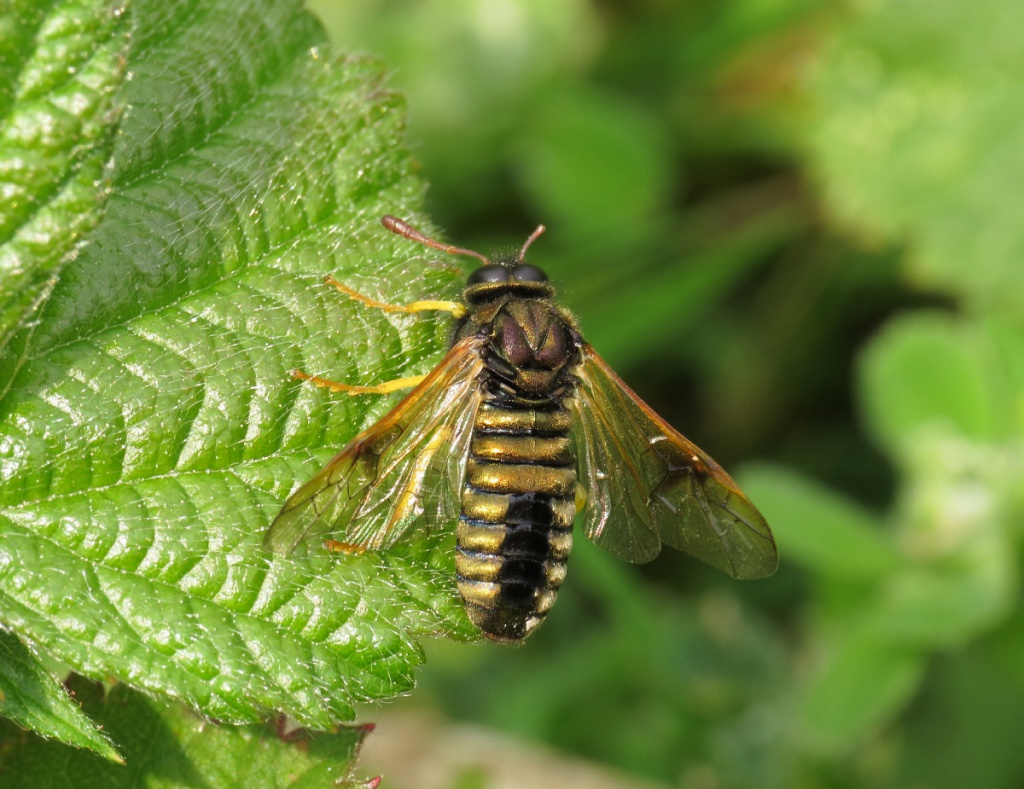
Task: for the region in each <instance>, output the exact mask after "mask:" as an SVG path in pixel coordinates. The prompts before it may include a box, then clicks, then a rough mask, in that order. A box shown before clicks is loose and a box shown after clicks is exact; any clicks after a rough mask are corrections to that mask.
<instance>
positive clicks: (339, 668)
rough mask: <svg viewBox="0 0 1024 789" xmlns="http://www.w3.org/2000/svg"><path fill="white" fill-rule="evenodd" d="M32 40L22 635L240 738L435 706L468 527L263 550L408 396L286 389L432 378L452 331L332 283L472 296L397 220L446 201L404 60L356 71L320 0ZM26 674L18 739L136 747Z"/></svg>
mask: <svg viewBox="0 0 1024 789" xmlns="http://www.w3.org/2000/svg"><path fill="white" fill-rule="evenodd" d="M127 13H130V14H131V17H132V33H131V36H130V48H126V47H125V38H124V23H123V19H124V17H125V15H126V14H127ZM5 25H6V26H7V29H8V32H9V33H10V35H11V40H10V41H9V42H8V49H9V50H10V51H11V52H12V53H13V54H12V57H14V56H15V55H16V56H17V57H16V58H15V59H13V60H12V59H7V60H5V67H6V71H5V79H6V81H7V82H6V85H5V92H4V96H5V97H7V98H8V102H7V103H8V106H7V113H6V116H5V123H6V126H5V131H6V134H5V136H4V137H3V140H4V146H5V147H3V149H2V150H0V155H2V156H4V157H6V160H7V161H8V162H11V163H13V164H11V165H10V166H9V167H8V171H7V172H9V173H10V174H11V177H12V184H13V185H12V187H11V188H9V189H6V190H5V191H4V192H3V194H4V195H7V196H10V197H11V200H10V206H13V208H12V209H11V210H10V212H6V213H4V221H5V222H7V223H8V224H7V225H6V226H5V243H4V246H3V251H2V253H0V254H2V255H4V256H5V258H4V259H5V260H8V261H13V263H12V264H11V265H8V266H6V267H4V268H3V269H2V270H0V274H2V277H3V279H2V281H0V285H2V287H0V292H2V293H4V294H14V295H13V296H12V297H11V298H9V299H8V300H7V301H6V302H5V307H4V310H5V312H4V315H6V316H7V318H6V319H5V320H6V321H7V322H6V323H5V324H4V326H3V327H2V328H3V329H4V331H3V335H2V336H3V338H4V339H3V342H4V346H3V347H4V348H5V354H6V355H5V357H4V358H5V360H6V362H5V364H6V365H7V367H6V369H7V370H8V374H7V375H6V376H5V378H4V381H3V386H2V391H3V392H4V396H3V401H2V404H0V453H2V475H3V487H2V489H0V523H2V526H0V557H2V558H0V612H2V620H3V623H4V625H6V626H7V627H8V628H10V629H12V630H13V631H14V632H16V633H17V634H18V635H19V636H20V637H21V638H24V639H25V640H27V641H28V642H30V643H31V644H32V645H33V647H34V648H35V649H37V650H39V651H41V652H44V653H46V654H48V655H49V656H51V657H54V658H57V659H58V660H60V661H61V662H62V663H64V664H66V665H69V666H71V667H72V668H74V669H75V670H76V671H79V672H81V673H84V674H86V675H89V676H92V677H95V678H100V679H106V678H116V679H118V680H121V681H123V682H126V683H129V684H131V685H132V686H134V687H137V688H142V689H145V690H146V691H148V692H150V693H154V694H160V695H161V696H164V697H169V698H172V699H180V700H182V701H185V702H187V703H188V704H190V705H191V706H192V707H194V708H195V709H197V710H198V711H200V712H201V713H203V714H205V715H207V716H209V717H212V718H215V719H217V720H219V721H225V722H249V721H258V720H262V719H265V718H266V717H267V716H268V715H271V714H274V713H276V712H278V711H283V712H286V713H288V714H289V715H291V716H292V717H293V718H294V719H296V720H297V721H299V722H300V723H303V724H306V725H311V726H315V727H318V728H321V729H326V728H330V727H332V726H333V725H335V724H336V723H337V722H338V721H341V720H347V719H350V718H351V717H352V715H353V710H352V704H353V703H354V702H355V701H357V700H362V699H371V698H381V697H387V696H392V695H395V694H397V693H400V692H402V691H405V690H407V689H409V688H410V687H411V686H412V672H413V668H414V666H415V665H416V664H417V663H419V662H420V661H421V660H422V653H421V650H420V647H419V645H418V643H417V641H416V637H417V636H422V635H427V634H435V633H436V634H440V633H447V634H451V635H461V636H463V637H465V636H466V635H468V634H469V633H470V632H471V629H470V626H469V624H468V623H467V621H466V619H465V615H464V613H463V611H462V609H461V606H460V605H459V604H458V603H457V595H456V594H455V592H454V589H453V584H452V582H451V577H450V569H449V568H448V567H447V565H446V563H445V562H444V561H443V557H444V556H445V555H447V551H445V550H444V547H445V546H446V545H449V543H450V537H445V536H444V535H441V536H432V537H423V538H422V539H421V540H420V542H419V543H417V544H410V545H407V546H405V548H404V550H399V551H395V552H392V553H389V554H388V555H386V556H364V557H359V558H353V559H352V560H351V561H344V562H341V561H337V559H336V558H334V557H330V556H329V555H327V554H326V553H325V552H322V551H319V550H318V549H316V548H315V547H314V548H313V549H312V550H310V552H309V554H308V555H297V556H295V557H284V558H280V557H271V556H270V555H269V554H268V552H266V551H264V550H263V548H262V545H261V543H262V537H263V533H264V532H265V530H266V528H267V526H268V525H269V522H270V520H271V519H272V518H273V516H274V515H275V514H276V511H277V509H278V508H279V507H280V504H281V502H282V500H283V499H284V498H285V496H286V495H287V493H288V491H289V489H290V488H291V487H292V486H293V485H294V484H295V482H296V481H297V480H301V479H302V478H304V477H307V476H309V475H311V474H312V473H313V471H314V470H315V469H316V468H318V467H319V466H320V465H321V464H322V463H324V462H325V461H326V460H327V459H328V458H330V457H331V455H332V454H333V453H334V452H336V451H337V449H338V447H340V446H341V445H343V444H344V443H345V441H346V440H347V439H348V438H349V437H350V436H351V435H353V434H354V432H355V431H356V430H357V429H358V428H359V427H360V426H362V425H366V424H368V423H369V422H370V421H372V420H373V419H374V418H375V417H377V416H379V415H380V414H381V413H382V412H383V409H384V408H386V407H387V403H386V402H384V401H383V400H379V399H378V400H373V399H368V398H364V399H351V400H349V399H343V400H341V401H340V402H339V398H337V397H332V396H330V395H328V394H327V393H326V392H324V391H322V390H317V389H315V388H313V387H310V386H308V385H303V384H302V383H300V382H299V381H296V380H293V379H292V378H291V376H290V375H289V371H290V370H292V369H294V368H303V369H306V370H311V371H315V372H323V373H326V374H329V375H333V376H335V377H340V378H343V379H348V380H366V379H369V380H382V379H387V378H392V377H397V376H400V375H403V374H404V375H408V374H412V373H414V372H417V371H420V370H423V369H424V368H429V365H430V363H431V361H432V360H433V359H436V354H437V353H438V352H439V351H440V350H442V348H443V346H444V343H445V339H446V336H447V332H448V328H447V327H446V326H445V325H444V323H443V322H442V321H438V320H433V319H430V318H427V319H421V320H416V319H413V318H409V317H408V316H405V317H401V318H399V319H389V318H387V317H385V316H384V315H383V314H381V313H379V312H373V311H370V310H367V309H366V308H364V307H362V306H361V305H357V304H355V303H353V302H351V301H350V300H347V299H345V298H344V297H342V296H341V295H340V294H338V293H336V292H334V291H332V290H330V289H329V288H327V287H325V286H324V285H323V283H322V279H323V276H324V274H326V273H333V274H335V275H336V276H338V277H341V278H343V279H345V280H346V281H347V282H349V283H351V284H353V285H355V286H356V287H359V288H360V289H362V290H364V291H368V292H370V293H372V294H375V295H385V296H387V297H388V298H393V299H397V300H402V299H406V300H408V299H412V298H414V297H415V296H418V295H423V294H437V293H445V292H448V293H450V292H451V286H452V284H453V283H454V282H455V275H456V272H455V271H454V270H453V269H451V268H448V269H445V268H440V267H437V266H434V267H429V266H427V265H426V261H425V259H424V258H423V257H422V256H421V257H419V258H415V259H409V257H408V256H409V254H410V253H414V252H415V251H416V250H415V249H410V245H408V244H403V243H401V242H400V240H399V239H395V238H392V237H389V236H388V234H387V233H386V231H385V230H384V229H383V228H381V227H380V226H379V222H378V220H379V217H380V216H381V215H382V214H383V213H385V212H386V211H394V212H396V213H403V214H407V215H410V216H411V217H412V218H415V215H416V214H415V211H416V207H417V204H418V201H419V195H420V192H421V186H420V185H419V183H418V182H417V181H416V180H415V179H414V178H413V177H412V176H411V175H410V165H409V160H408V157H407V156H406V154H405V153H404V152H403V150H402V148H401V147H400V138H401V135H402V127H403V114H402V105H401V102H400V101H399V100H398V99H397V98H396V97H395V96H394V95H393V94H391V93H389V92H387V91H386V90H384V88H383V85H382V67H381V66H380V65H379V64H378V63H375V62H373V61H371V60H367V59H360V58H337V57H334V56H332V55H331V53H330V50H329V49H328V48H327V47H326V45H325V43H324V41H323V36H322V33H321V31H320V28H319V26H318V24H317V23H316V21H315V20H314V19H313V18H312V17H311V16H309V15H308V14H306V13H304V12H302V11H301V9H300V8H299V6H298V5H297V4H293V3H280V2H266V3H261V2H256V0H253V2H248V3H235V2H222V3H193V2H186V1H185V0H182V1H181V2H176V3H164V2H160V3H156V2H154V3H146V2H141V3H138V4H137V5H135V6H133V7H132V8H131V9H130V11H126V9H122V8H118V7H112V6H111V5H110V4H108V3H106V2H100V3H91V4H89V3H57V4H54V5H53V6H51V7H49V8H47V9H45V10H39V9H37V8H36V7H28V6H26V7H24V8H22V7H17V8H15V9H13V13H12V16H11V17H10V19H8V20H5ZM60 36H64V37H65V39H66V41H65V42H64V43H63V44H60V43H54V41H55V39H57V38H59V37H60ZM12 42H13V43H12ZM118 47H120V49H118ZM125 57H127V62H125V60H124V58H125ZM126 69H127V70H128V71H130V72H131V73H132V79H131V80H130V81H128V82H124V73H125V70H126ZM68 74H72V75H78V77H79V78H80V79H81V80H82V81H83V82H84V86H85V87H82V86H80V85H78V84H76V83H75V82H74V79H71V84H69V83H68V79H69V78H68ZM69 93H75V97H76V98H75V100H73V101H72V100H69V99H68V98H67V95H68V94H69ZM89 102H92V104H90V103H89ZM64 104H68V105H70V106H71V107H72V108H73V109H74V110H75V111H76V112H77V113H78V114H77V115H75V116H69V117H68V118H65V117H64V116H61V115H59V114H58V112H57V109H54V108H58V109H59V108H60V107H61V106H62V105H64ZM66 114H67V113H66ZM58 121H59V122H58ZM111 144H112V145H113V148H112V150H111ZM29 165H33V166H32V167H30V166H29ZM12 168H15V169H12ZM17 168H21V169H17ZM101 172H105V173H106V175H105V177H104V179H99V173H101ZM83 180H86V181H88V185H89V186H90V187H91V191H85V192H83V186H82V182H83ZM55 182H56V183H57V184H58V188H56V189H48V188H46V187H50V186H51V185H52V184H53V183H55ZM61 184H63V185H64V186H60V185H61ZM19 189H20V190H22V191H19ZM23 193H24V194H31V195H32V196H33V202H32V206H31V210H29V209H25V210H22V207H23V206H24V205H25V203H24V198H19V197H18V195H20V194H23ZM58 211H61V212H63V214H60V215H58V214H57V213H55V212H58ZM47 228H48V229H49V230H50V231H52V232H51V233H50V235H45V234H44V233H43V230H44V229H47ZM84 229H89V232H88V234H86V235H84V236H83V235H82V234H83V230H84ZM58 231H60V232H58ZM29 241H31V243H28V242H29ZM58 265H63V268H62V269H61V272H60V281H59V284H57V285H56V286H55V287H52V289H51V285H52V283H51V282H50V279H49V278H51V277H52V275H53V272H54V271H55V269H56V267H57V266H58ZM44 280H45V282H44ZM40 283H43V284H40ZM44 302H45V303H44ZM438 545H440V546H441V547H438ZM438 557H441V558H438ZM4 669H5V671H4V673H5V674H6V676H7V677H9V678H10V679H11V681H12V682H13V683H14V684H13V686H12V691H17V693H14V692H9V693H8V698H9V705H8V706H7V707H6V709H7V711H8V712H9V714H11V715H12V716H13V717H15V719H16V720H18V721H19V722H20V723H22V724H24V725H29V726H32V727H33V728H37V729H38V730H39V731H41V732H43V733H45V734H47V735H50V736H60V737H63V738H65V739H67V740H68V741H70V742H73V743H75V744H78V745H86V746H89V747H93V748H99V749H101V750H104V752H105V753H106V754H107V755H112V754H113V751H111V749H110V747H109V745H108V744H106V743H105V742H104V741H102V740H97V738H96V735H95V734H94V733H91V732H90V730H89V728H88V726H86V725H84V724H83V722H82V721H81V720H80V716H78V718H79V719H78V720H76V719H75V718H73V717H71V716H69V714H68V711H67V709H62V708H61V707H59V706H58V702H57V698H58V697H59V695H60V690H59V688H57V687H56V686H55V685H54V686H53V687H52V688H51V690H50V691H49V692H48V693H46V694H42V696H40V694H41V691H38V692H37V691H33V687H34V685H33V684H32V683H34V684H35V685H39V683H40V682H42V679H43V676H44V675H43V674H42V673H41V670H40V669H39V668H38V666H36V665H34V663H33V662H32V661H30V660H29V658H28V656H27V655H26V654H24V651H23V650H22V652H21V653H15V652H8V653H5V658H4ZM51 683H52V680H51ZM18 694H20V695H21V697H24V699H28V698H37V699H38V698H42V697H45V698H46V699H47V701H46V703H47V704H48V705H49V706H50V708H51V709H50V713H51V717H53V716H62V717H63V719H64V720H63V723H62V724H61V725H62V726H63V728H61V727H60V726H58V725H57V721H56V720H49V721H40V720H39V718H38V715H39V713H40V710H39V709H34V710H26V708H25V707H24V704H23V705H22V707H21V708H19V707H18V706H17V703H18V701H19V697H18ZM24 699H23V700H24ZM41 705H42V702H40V701H38V700H37V702H36V707H37V708H38V707H40V706H41ZM29 712H32V713H33V715H35V717H33V715H30V714H28V713H29ZM72 724H77V730H72V729H71V728H70V726H71V725H72ZM40 769H45V768H40Z"/></svg>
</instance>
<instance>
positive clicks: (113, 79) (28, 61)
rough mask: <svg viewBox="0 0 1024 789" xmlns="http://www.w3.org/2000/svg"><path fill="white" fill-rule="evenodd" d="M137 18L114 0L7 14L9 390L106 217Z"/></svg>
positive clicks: (1, 280) (2, 173) (4, 169)
mask: <svg viewBox="0 0 1024 789" xmlns="http://www.w3.org/2000/svg"><path fill="white" fill-rule="evenodd" d="M127 22H128V15H127V14H126V13H124V8H123V7H119V6H117V5H114V4H112V3H111V2H109V0H85V2H58V3H54V4H43V3H34V2H31V0H16V2H14V3H12V4H11V5H10V6H8V7H5V10H4V11H3V16H2V18H0V118H2V120H0V396H2V394H3V392H4V391H6V389H7V387H8V386H9V384H10V381H11V379H12V378H13V376H14V372H15V370H16V369H17V367H18V366H19V365H20V363H21V361H22V358H23V354H24V351H25V345H26V343H27V342H28V340H29V338H30V337H31V334H32V329H33V327H34V324H33V323H32V316H33V313H34V312H35V310H37V309H38V307H39V306H40V304H42V303H43V301H45V299H46V297H47V296H48V295H49V292H50V290H51V288H52V287H53V284H54V282H55V281H56V280H55V277H56V274H57V273H58V272H59V270H60V267H61V265H62V264H63V263H64V262H65V261H66V260H67V259H68V258H69V257H71V256H72V254H73V253H74V250H75V245H76V244H77V243H78V241H79V240H80V239H81V237H82V235H83V234H84V233H86V232H87V231H89V230H90V229H91V228H93V227H94V226H95V225H96V223H97V222H98V221H99V219H100V217H101V215H102V210H103V204H104V202H105V199H106V197H107V194H108V189H107V186H108V185H107V183H106V179H105V174H104V168H105V165H106V163H107V160H108V158H109V157H110V152H111V149H112V146H113V140H114V134H115V131H116V128H117V126H116V120H117V114H118V111H119V107H120V105H119V104H118V103H117V102H116V101H115V96H116V95H117V91H118V90H119V89H120V87H121V85H122V83H123V81H124V78H125V74H126V71H125V67H124V66H125V56H126V53H127V44H128V38H127V35H126V32H127V27H128V25H127Z"/></svg>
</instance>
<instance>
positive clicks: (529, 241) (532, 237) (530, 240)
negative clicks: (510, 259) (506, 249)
mask: <svg viewBox="0 0 1024 789" xmlns="http://www.w3.org/2000/svg"><path fill="white" fill-rule="evenodd" d="M545 230H547V228H546V227H544V225H537V229H536V230H534V231H533V232H532V233H530V237H529V238H528V239H526V241H525V242H524V243H523V248H522V249H520V250H519V257H517V258H516V263H522V262H523V258H524V257H526V250H528V249H529V248H530V244H532V243H533V242H534V241H536V240H537V239H538V238H540V234H541V233H543V232H544V231H545Z"/></svg>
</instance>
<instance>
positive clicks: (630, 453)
mask: <svg viewBox="0 0 1024 789" xmlns="http://www.w3.org/2000/svg"><path fill="white" fill-rule="evenodd" d="M581 352H582V355H583V360H582V363H581V365H580V368H579V371H578V377H579V385H578V387H577V397H576V398H575V402H574V403H573V408H574V413H575V422H574V430H573V434H574V436H575V441H576V457H577V463H578V466H579V477H580V482H581V483H582V484H583V485H584V486H585V487H586V489H587V502H586V505H585V506H584V509H583V529H584V532H585V533H586V535H587V536H588V537H590V539H592V540H593V541H594V542H595V543H597V544H598V545H599V546H601V547H602V548H603V549H605V550H606V551H608V552H609V553H611V554H612V555H614V556H617V557H619V558H621V559H625V560H627V561H631V562H645V561H649V560H650V559H653V558H654V557H655V556H657V555H658V552H659V551H660V547H661V543H665V544H666V545H670V546H671V547H673V548H677V549H679V550H681V551H686V552H687V553H689V554H691V555H693V556H696V557H697V558H698V559H702V560H703V561H705V562H707V563H708V564H711V565H714V566H715V567H718V568H719V569H721V570H724V571H725V572H727V573H729V574H730V575H732V576H733V577H735V578H763V577H764V576H767V575H771V574H772V573H773V572H774V571H775V567H776V565H777V564H778V557H777V554H776V550H775V541H774V539H773V538H772V533H771V530H770V529H769V528H768V524H767V523H766V522H765V519H764V517H763V516H762V515H761V513H760V512H758V511H757V508H756V507H754V505H753V504H751V503H750V501H749V500H748V499H747V497H746V496H744V495H743V493H742V492H741V491H740V489H739V487H738V486H737V485H736V483H735V482H734V481H733V479H732V477H730V476H729V475H728V474H726V473H725V471H724V470H723V469H722V467H721V466H719V465H718V464H717V463H716V462H715V461H714V460H712V459H711V458H709V457H708V456H707V455H706V454H704V453H703V452H702V451H701V450H700V449H698V448H697V447H696V446H695V445H694V444H693V443H692V442H691V441H689V440H688V439H687V438H685V437H684V436H682V435H681V434H680V433H678V432H677V431H676V430H675V429H673V428H672V427H671V426H670V425H669V424H668V423H667V422H666V421H665V420H663V419H662V418H661V417H659V416H658V415H657V414H656V413H655V412H654V411H653V410H652V409H651V408H650V406H648V405H647V404H646V403H644V402H643V401H642V400H641V399H640V398H639V397H637V396H636V394H634V393H633V391H632V390H631V389H630V388H629V387H628V386H627V385H626V384H625V382H623V381H622V379H621V378H619V377H618V376H617V375H616V374H615V372H614V371H613V370H612V369H611V368H610V367H609V366H608V365H607V364H606V363H605V361H604V360H603V359H601V357H599V356H598V355H597V354H596V353H595V352H594V350H593V348H591V347H590V346H589V345H584V346H583V347H582V348H581Z"/></svg>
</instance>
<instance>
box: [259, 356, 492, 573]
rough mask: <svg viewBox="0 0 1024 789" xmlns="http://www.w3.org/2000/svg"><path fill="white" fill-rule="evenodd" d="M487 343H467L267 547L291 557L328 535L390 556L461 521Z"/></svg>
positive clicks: (359, 441) (316, 482)
mask: <svg viewBox="0 0 1024 789" xmlns="http://www.w3.org/2000/svg"><path fill="white" fill-rule="evenodd" d="M481 346H482V340H481V339H480V338H477V337H468V338H466V339H463V340H461V341H459V342H458V343H456V345H455V346H453V347H452V349H451V351H449V352H448V355H447V356H445V358H444V359H443V360H442V361H441V363H440V364H439V365H438V366H437V367H435V368H434V370H433V371H432V372H431V373H430V374H429V375H428V376H427V377H426V378H425V379H424V380H423V381H422V382H421V383H420V384H419V386H417V387H416V388H415V389H413V390H412V391H411V392H410V393H409V394H408V395H406V396H405V398H403V399H402V400H401V402H399V403H398V405H396V406H395V407H394V408H393V409H392V410H391V411H390V412H389V413H388V414H387V415H386V416H385V417H383V418H382V419H381V420H380V421H379V422H378V423H377V424H375V425H374V426H373V427H371V428H369V429H368V430H366V431H364V432H363V433H360V434H359V435H358V436H356V438H354V439H353V440H352V442H351V443H350V444H349V445H348V446H346V447H345V448H344V449H343V450H342V451H341V452H340V453H339V454H338V455H337V456H336V457H335V458H334V459H333V460H331V461H330V462H329V463H328V464H327V465H326V466H324V468H323V469H322V470H321V471H320V472H319V473H318V474H317V475H316V476H315V477H313V478H312V479H311V480H310V481H309V482H307V483H306V484H305V485H303V486H302V487H301V488H299V489H298V490H297V491H296V492H295V493H293V494H292V496H291V497H290V498H289V499H288V501H287V502H285V505H284V507H283V508H282V509H281V512H280V513H279V514H278V516H277V518H276V519H275V520H274V522H273V523H272V524H271V525H270V529H269V530H268V531H267V534H266V537H265V538H264V540H263V544H264V545H265V546H266V547H268V548H270V549H271V550H273V551H275V552H277V553H289V552H291V551H292V550H293V549H294V548H295V546H296V545H298V544H299V542H301V541H302V540H304V539H306V538H307V537H313V536H327V535H329V536H330V537H331V539H333V540H336V541H337V542H340V543H343V544H345V545H346V546H347V547H348V548H350V549H351V550H354V551H361V550H367V549H380V548H387V547H388V546H390V545H392V544H393V543H394V542H395V541H396V540H397V539H398V538H399V537H401V536H402V535H403V534H404V533H405V532H407V531H408V530H409V529H410V528H413V527H414V526H424V527H428V526H430V525H431V524H435V523H437V524H443V523H454V522H455V520H456V519H457V518H458V517H459V512H460V510H461V493H462V484H463V479H464V477H465V470H466V458H467V456H468V453H469V441H470V437H471V435H472V430H473V421H474V418H475V416H476V410H477V406H478V405H479V402H480V373H481V371H482V370H483V360H482V357H481V354H480V349H481Z"/></svg>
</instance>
